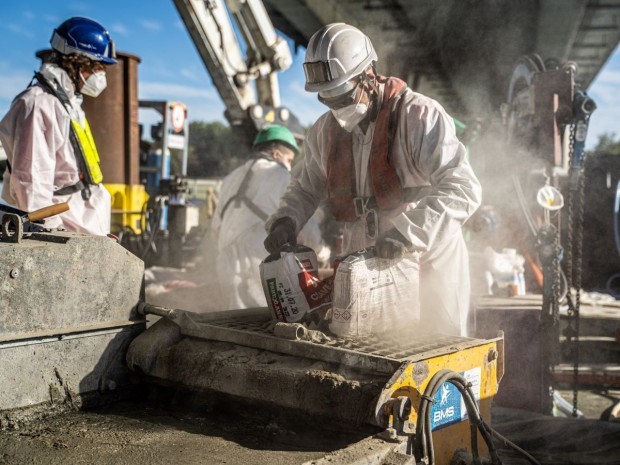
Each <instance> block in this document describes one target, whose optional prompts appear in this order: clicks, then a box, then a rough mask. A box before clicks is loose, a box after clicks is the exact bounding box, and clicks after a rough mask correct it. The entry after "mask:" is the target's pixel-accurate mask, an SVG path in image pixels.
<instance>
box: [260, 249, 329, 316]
mask: <svg viewBox="0 0 620 465" xmlns="http://www.w3.org/2000/svg"><path fill="white" fill-rule="evenodd" d="M260 276H261V281H262V284H263V291H264V292H265V297H266V298H267V305H268V306H269V309H270V310H271V313H272V315H273V317H274V318H276V319H278V320H280V321H284V322H289V323H290V322H295V321H300V320H301V319H302V318H303V317H304V316H305V315H306V314H307V313H310V312H313V311H314V310H317V309H318V308H320V307H323V306H324V305H328V304H329V302H330V300H331V291H332V287H331V283H332V281H331V280H326V281H321V280H319V278H318V261H317V258H316V253H315V252H314V250H312V249H311V248H309V247H306V246H304V245H296V246H287V247H284V248H283V249H281V250H280V251H279V252H276V253H273V254H271V255H269V256H268V257H267V258H266V259H265V260H263V261H262V263H261V264H260Z"/></svg>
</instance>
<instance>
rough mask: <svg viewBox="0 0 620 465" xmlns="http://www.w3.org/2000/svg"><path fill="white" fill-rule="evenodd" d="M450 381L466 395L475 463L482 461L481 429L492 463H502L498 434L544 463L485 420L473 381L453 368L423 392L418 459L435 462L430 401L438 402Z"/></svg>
mask: <svg viewBox="0 0 620 465" xmlns="http://www.w3.org/2000/svg"><path fill="white" fill-rule="evenodd" d="M446 382H449V383H451V384H452V385H454V386H455V387H456V388H457V389H458V390H459V392H460V393H461V396H462V397H463V401H464V403H465V407H466V409H467V415H468V417H469V421H470V427H471V448H472V455H473V459H474V463H479V452H478V435H477V432H478V431H480V435H481V436H482V438H483V440H484V442H485V443H486V445H487V447H488V449H489V454H490V456H491V462H492V463H493V464H494V465H500V464H501V460H500V458H499V455H498V454H497V449H496V448H495V445H494V444H493V437H494V436H495V437H497V438H499V439H501V440H502V442H503V443H504V444H505V445H507V446H509V447H511V448H512V449H514V450H515V451H517V452H519V453H520V454H522V455H523V456H524V457H526V458H527V459H528V460H529V461H530V462H531V463H533V464H534V465H540V463H539V462H538V461H537V460H536V459H535V458H534V457H533V456H532V455H530V454H529V453H527V452H526V451H525V450H523V449H521V448H520V447H519V446H517V445H516V444H514V443H513V442H511V441H509V440H508V439H506V438H505V437H504V436H502V435H500V434H499V433H497V431H494V430H493V429H491V427H490V426H488V425H487V424H486V423H485V422H484V420H483V419H482V417H481V416H480V411H479V410H478V404H477V403H476V399H475V396H474V394H473V392H472V390H471V383H469V382H468V381H467V380H466V379H465V378H464V377H463V376H461V375H460V374H459V373H457V372H455V371H452V370H440V371H438V372H437V373H436V374H435V375H434V376H433V378H431V380H430V382H429V383H428V385H427V386H426V389H425V390H424V394H423V395H422V398H421V400H420V406H419V410H418V422H417V425H416V452H417V453H418V454H419V455H420V457H419V458H418V461H421V462H424V463H427V464H428V465H434V464H435V451H434V448H433V437H432V431H431V408H429V404H431V403H433V402H434V398H435V395H436V394H437V392H438V391H439V388H440V387H441V386H442V385H443V384H444V383H446Z"/></svg>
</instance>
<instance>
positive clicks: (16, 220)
mask: <svg viewBox="0 0 620 465" xmlns="http://www.w3.org/2000/svg"><path fill="white" fill-rule="evenodd" d="M23 235H24V225H23V223H22V219H21V218H20V216H19V215H15V214H13V213H5V214H4V215H3V216H2V228H1V229H0V242H13V243H17V244H19V243H20V242H21V241H22V237H23Z"/></svg>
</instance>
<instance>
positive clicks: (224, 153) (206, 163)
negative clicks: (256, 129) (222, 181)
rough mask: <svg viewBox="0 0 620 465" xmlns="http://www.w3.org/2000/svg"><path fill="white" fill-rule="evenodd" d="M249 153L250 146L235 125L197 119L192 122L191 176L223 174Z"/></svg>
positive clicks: (188, 161) (201, 176)
mask: <svg viewBox="0 0 620 465" xmlns="http://www.w3.org/2000/svg"><path fill="white" fill-rule="evenodd" d="M247 157H248V148H247V147H245V146H244V145H243V144H242V143H240V142H239V139H238V137H236V136H235V133H234V131H232V130H231V128H230V127H229V126H227V125H225V124H223V123H220V122H211V123H207V122H204V121H194V122H192V123H190V125H189V150H188V160H187V174H188V176H190V177H200V178H206V177H223V176H226V175H227V174H228V173H230V172H231V171H232V170H233V169H235V168H236V167H237V166H239V165H241V164H242V163H243V162H245V160H247Z"/></svg>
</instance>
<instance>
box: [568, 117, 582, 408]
mask: <svg viewBox="0 0 620 465" xmlns="http://www.w3.org/2000/svg"><path fill="white" fill-rule="evenodd" d="M574 143H575V124H571V125H570V141H569V154H568V156H569V160H570V172H571V173H570V174H571V176H569V177H571V179H572V176H573V175H575V174H576V175H577V176H578V180H579V181H578V185H577V188H576V189H575V188H574V187H573V186H572V185H571V186H570V190H569V195H568V206H567V207H568V214H567V225H566V241H567V246H566V248H565V251H566V265H565V270H566V281H567V283H568V293H567V298H568V310H567V313H568V319H567V328H566V330H565V331H564V335H565V337H566V346H567V349H568V353H569V354H570V356H571V358H572V359H573V382H572V385H573V386H572V388H573V412H572V416H573V417H576V416H577V414H578V409H577V405H578V396H579V308H580V305H581V270H582V264H583V263H582V261H583V260H582V243H583V215H584V190H585V175H584V174H585V169H584V166H585V156H584V159H583V161H582V163H581V166H580V167H575V166H574V165H573V161H574V157H573V147H574ZM574 170H579V172H578V173H574ZM575 207H576V208H575ZM573 288H574V289H575V299H574V301H573V295H572V292H571V289H573Z"/></svg>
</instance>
